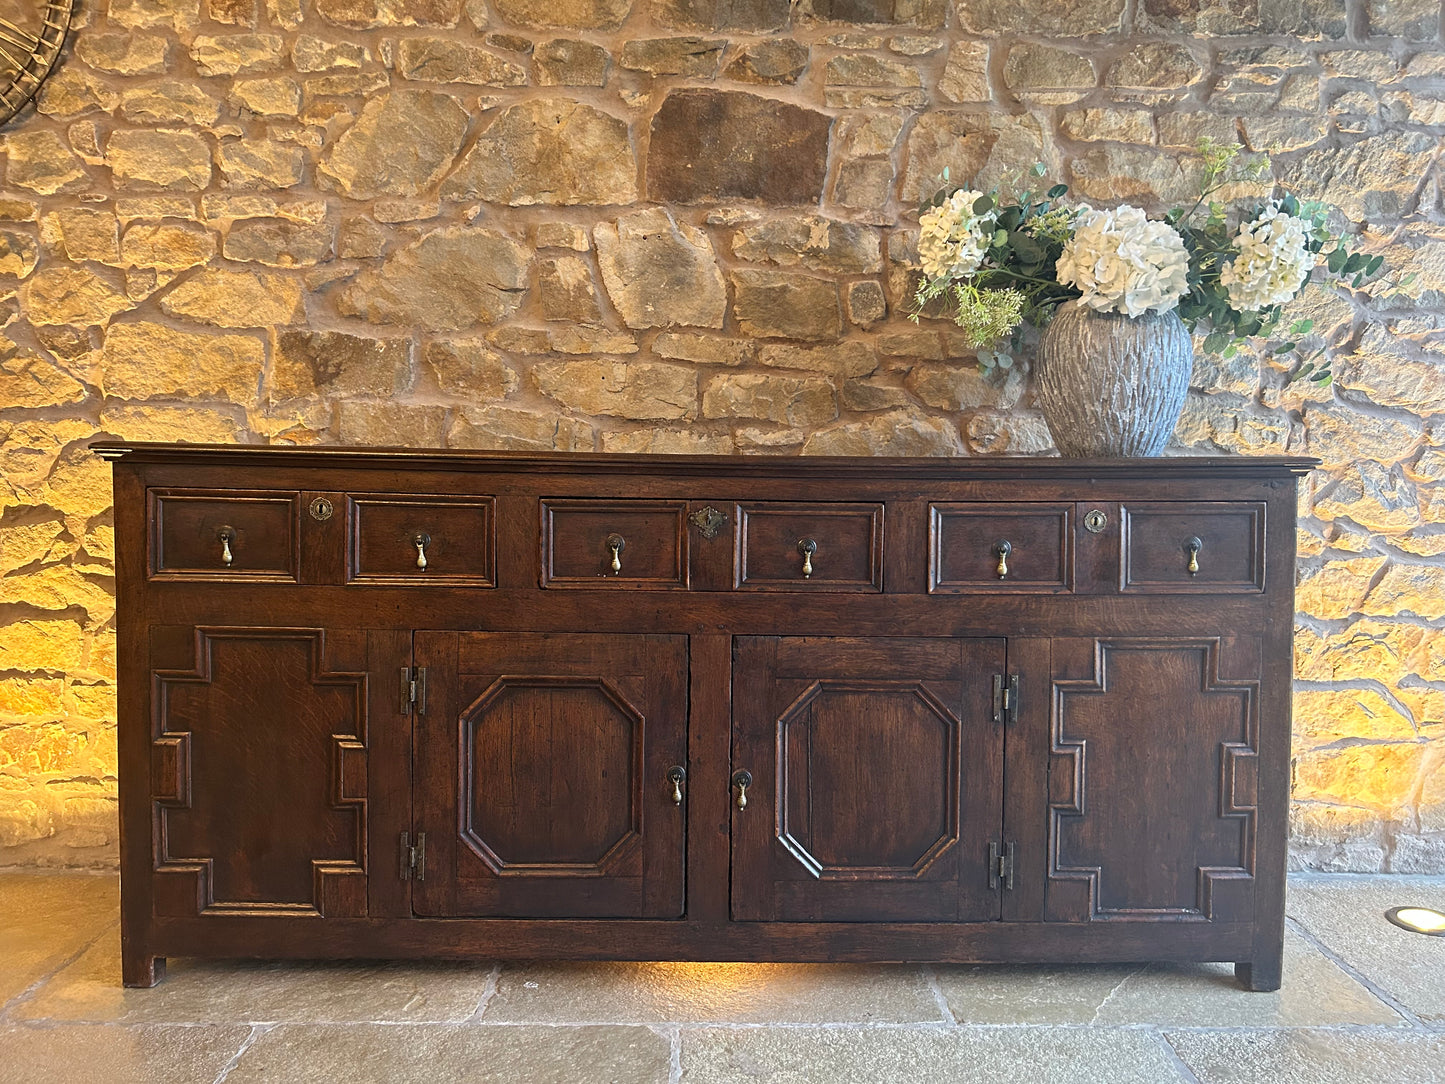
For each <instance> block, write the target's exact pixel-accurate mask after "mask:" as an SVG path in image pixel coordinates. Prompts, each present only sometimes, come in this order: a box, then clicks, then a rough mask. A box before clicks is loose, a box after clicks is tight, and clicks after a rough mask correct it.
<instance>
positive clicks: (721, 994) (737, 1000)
mask: <svg viewBox="0 0 1445 1084" xmlns="http://www.w3.org/2000/svg"><path fill="white" fill-rule="evenodd" d="M482 1018H483V1020H484V1021H487V1022H493V1021H511V1022H523V1021H540V1022H551V1023H592V1022H601V1021H626V1022H634V1023H665V1022H679V1023H723V1022H727V1023H741V1024H765V1023H789V1024H797V1023H805V1024H811V1023H832V1022H849V1023H912V1022H915V1021H930V1022H937V1021H940V1020H942V1019H943V1014H942V1013H941V1011H940V1010H939V1007H938V1001H937V998H935V997H934V995H933V991H932V989H931V988H930V987H929V985H928V983H927V981H926V980H925V978H924V977H923V974H922V973H921V972H920V970H919V969H918V968H917V967H913V966H909V965H904V964H877V965H867V964H731V963H703V964H699V963H536V964H528V965H523V966H512V965H508V966H506V967H504V968H503V970H502V975H501V978H500V979H499V980H498V983H497V994H496V997H494V998H493V999H492V1000H491V1001H490V1002H489V1003H488V1005H487V1008H486V1011H485V1013H484V1014H483V1017H482Z"/></svg>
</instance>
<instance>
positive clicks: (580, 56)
mask: <svg viewBox="0 0 1445 1084" xmlns="http://www.w3.org/2000/svg"><path fill="white" fill-rule="evenodd" d="M532 63H533V64H534V65H535V67H536V70H537V83H538V85H540V86H544V87H550V86H564V87H600V86H603V85H605V84H606V82H607V69H608V68H609V67H611V65H612V57H611V55H610V54H609V53H608V52H607V50H606V49H604V48H602V46H600V45H597V44H594V43H593V42H590V41H577V40H575V39H572V38H554V39H553V40H551V41H544V42H542V43H541V44H540V45H538V46H537V49H536V51H535V52H534V53H533V54H532Z"/></svg>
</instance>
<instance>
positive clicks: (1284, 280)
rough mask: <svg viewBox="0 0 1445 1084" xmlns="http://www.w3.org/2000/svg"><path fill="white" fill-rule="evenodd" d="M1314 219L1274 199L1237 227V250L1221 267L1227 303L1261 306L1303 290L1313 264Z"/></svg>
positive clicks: (1253, 308) (1248, 307)
mask: <svg viewBox="0 0 1445 1084" xmlns="http://www.w3.org/2000/svg"><path fill="white" fill-rule="evenodd" d="M1309 232H1310V224H1309V223H1308V222H1306V221H1304V219H1301V218H1295V217H1294V216H1293V215H1287V214H1283V213H1281V212H1280V209H1279V205H1278V204H1277V203H1271V204H1270V205H1269V206H1268V207H1266V208H1265V209H1264V210H1263V211H1261V212H1260V214H1259V217H1258V218H1256V219H1255V220H1254V221H1253V222H1248V223H1245V224H1243V225H1241V226H1240V227H1239V233H1238V234H1237V235H1236V236H1235V238H1234V246H1235V247H1236V248H1237V249H1239V255H1238V256H1236V257H1235V258H1234V259H1233V260H1232V261H1231V262H1229V263H1227V264H1225V265H1224V266H1223V267H1221V268H1220V269H1219V282H1220V285H1222V286H1224V287H1225V288H1226V289H1227V290H1228V291H1229V303H1230V305H1231V306H1233V307H1234V308H1236V309H1239V310H1241V311H1245V310H1248V311H1253V312H1258V311H1259V310H1260V309H1263V308H1268V307H1269V306H1270V305H1282V304H1284V302H1286V301H1288V300H1289V299H1290V298H1292V297H1294V295H1295V294H1297V293H1299V291H1300V287H1302V286H1303V285H1304V282H1305V279H1307V278H1308V277H1309V273H1310V272H1311V271H1313V270H1314V267H1315V254H1314V253H1313V252H1311V251H1310V250H1309V247H1308V246H1309Z"/></svg>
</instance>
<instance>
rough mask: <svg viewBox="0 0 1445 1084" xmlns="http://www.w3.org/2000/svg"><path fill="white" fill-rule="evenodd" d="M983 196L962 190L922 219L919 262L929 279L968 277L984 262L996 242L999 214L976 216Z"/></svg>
mask: <svg viewBox="0 0 1445 1084" xmlns="http://www.w3.org/2000/svg"><path fill="white" fill-rule="evenodd" d="M982 195H983V193H982V192H973V191H969V190H967V189H963V190H960V191H958V192H955V193H954V194H953V195H951V196H949V197H948V199H946V200H944V201H943V203H942V204H940V205H939V206H937V207H932V208H930V209H929V210H927V211H924V212H923V214H922V215H921V216H920V217H919V219H918V225H919V227H920V229H919V234H918V263H919V266H921V267H922V268H923V273H924V274H925V275H927V276H928V277H929V278H940V277H945V276H946V277H948V278H956V279H959V278H967V277H968V276H969V275H971V274H973V273H974V272H975V271H977V270H978V268H979V265H980V264H982V263H983V257H984V254H985V253H986V252H988V246H989V245H990V244H991V243H992V241H993V223H994V217H995V212H994V211H992V210H990V211H987V212H985V213H984V214H981V215H977V214H974V212H973V205H974V203H975V202H976V201H977V200H978V199H979V198H980V197H981V196H982Z"/></svg>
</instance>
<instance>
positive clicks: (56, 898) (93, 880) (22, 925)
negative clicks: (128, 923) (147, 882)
mask: <svg viewBox="0 0 1445 1084" xmlns="http://www.w3.org/2000/svg"><path fill="white" fill-rule="evenodd" d="M118 890H119V885H118V882H117V880H116V878H115V877H114V876H92V875H88V874H53V873H6V874H5V875H4V876H0V945H3V946H5V947H4V951H0V1005H3V1004H4V1003H5V1002H7V1001H9V1000H10V999H11V998H13V997H15V996H16V995H18V994H20V993H23V992H24V991H25V990H26V989H28V988H29V987H30V986H31V985H33V984H34V983H35V981H36V980H37V979H39V978H41V977H42V976H44V975H46V974H49V973H50V972H51V971H54V970H55V969H56V968H57V967H59V966H60V965H61V964H63V963H65V961H66V960H69V959H70V958H71V957H73V956H74V955H75V954H76V953H77V952H79V951H80V950H81V949H83V948H84V947H85V946H86V945H88V944H89V943H90V942H91V941H94V940H95V939H96V938H97V937H98V936H100V934H101V933H102V932H103V931H104V930H105V928H106V927H107V926H110V925H114V924H115V923H116V922H117V921H118V920H119V918H120V895H119V891H118Z"/></svg>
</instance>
